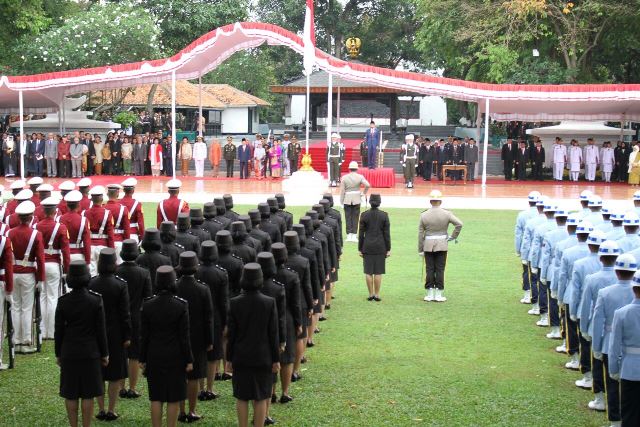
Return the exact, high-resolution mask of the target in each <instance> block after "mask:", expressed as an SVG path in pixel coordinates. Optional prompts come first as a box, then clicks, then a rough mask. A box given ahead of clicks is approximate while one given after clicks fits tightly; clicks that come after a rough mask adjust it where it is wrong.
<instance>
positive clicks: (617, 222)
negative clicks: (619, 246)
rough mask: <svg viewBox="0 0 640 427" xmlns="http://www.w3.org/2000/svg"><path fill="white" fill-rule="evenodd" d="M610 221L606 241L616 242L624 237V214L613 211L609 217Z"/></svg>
mask: <svg viewBox="0 0 640 427" xmlns="http://www.w3.org/2000/svg"><path fill="white" fill-rule="evenodd" d="M609 220H610V221H611V230H609V231H608V232H607V240H618V239H620V238H622V236H624V234H625V233H624V227H623V226H622V223H623V222H624V214H623V213H622V212H617V211H614V212H612V213H611V216H610V217H609Z"/></svg>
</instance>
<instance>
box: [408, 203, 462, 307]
mask: <svg viewBox="0 0 640 427" xmlns="http://www.w3.org/2000/svg"><path fill="white" fill-rule="evenodd" d="M429 202H430V203H431V208H430V209H427V210H426V211H424V212H422V215H420V226H419V227H418V231H419V233H418V253H419V254H420V256H424V258H425V262H426V265H427V281H426V283H425V288H426V289H427V295H426V296H425V297H424V300H425V301H437V302H444V301H446V300H447V299H446V298H445V297H444V296H443V295H442V292H443V290H444V269H445V266H446V264H447V250H448V249H449V242H450V241H451V240H455V239H457V238H458V235H459V234H460V230H462V221H460V220H459V219H458V218H456V216H455V215H454V214H453V213H451V212H449V211H448V210H445V209H442V208H441V207H440V205H441V204H442V193H441V192H440V191H438V190H433V191H432V192H431V193H430V194H429ZM449 224H453V226H454V227H455V228H454V230H453V233H451V235H450V236H449Z"/></svg>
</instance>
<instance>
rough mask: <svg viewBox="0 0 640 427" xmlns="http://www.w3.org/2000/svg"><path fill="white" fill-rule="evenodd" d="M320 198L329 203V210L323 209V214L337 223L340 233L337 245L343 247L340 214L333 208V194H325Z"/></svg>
mask: <svg viewBox="0 0 640 427" xmlns="http://www.w3.org/2000/svg"><path fill="white" fill-rule="evenodd" d="M322 198H323V199H325V200H328V201H329V208H328V209H327V208H325V214H327V215H329V216H330V217H331V218H333V219H335V220H336V221H338V224H339V229H340V233H339V236H338V237H339V244H340V247H342V246H344V241H343V240H342V214H341V213H340V211H339V210H337V209H336V208H334V207H333V194H331V193H325V194H323V195H322Z"/></svg>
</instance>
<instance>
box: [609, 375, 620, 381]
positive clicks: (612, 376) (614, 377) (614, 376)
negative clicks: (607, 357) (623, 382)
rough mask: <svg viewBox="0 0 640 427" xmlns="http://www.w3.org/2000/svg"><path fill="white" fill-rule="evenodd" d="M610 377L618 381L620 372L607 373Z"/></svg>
mask: <svg viewBox="0 0 640 427" xmlns="http://www.w3.org/2000/svg"><path fill="white" fill-rule="evenodd" d="M609 376H610V377H611V378H613V379H614V380H616V381H620V374H611V375H609Z"/></svg>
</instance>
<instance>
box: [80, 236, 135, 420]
mask: <svg viewBox="0 0 640 427" xmlns="http://www.w3.org/2000/svg"><path fill="white" fill-rule="evenodd" d="M116 260H117V257H116V251H115V250H114V249H112V248H105V249H102V250H101V251H100V255H99V256H98V275H97V276H95V277H93V278H92V279H91V282H89V290H90V291H94V292H96V293H98V294H100V295H102V302H103V304H104V316H105V323H106V325H107V343H108V345H109V364H108V365H107V366H106V367H104V368H102V379H103V381H108V382H109V388H108V396H109V407H108V410H107V411H106V412H105V410H104V394H103V395H102V396H98V408H99V409H100V411H99V412H98V415H96V418H97V419H99V420H105V421H113V420H116V419H117V418H118V414H117V413H116V402H117V401H118V394H119V393H120V389H121V388H123V387H124V379H125V378H127V375H128V369H127V350H126V349H127V347H129V345H130V344H131V316H130V314H129V292H128V290H127V282H125V281H124V280H123V279H121V278H120V277H118V276H116V275H115V272H116Z"/></svg>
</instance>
